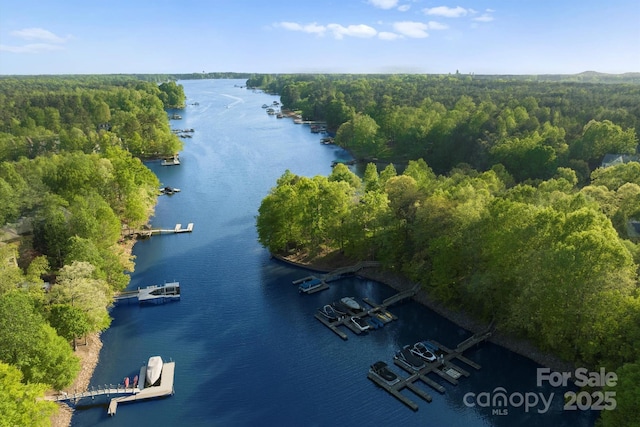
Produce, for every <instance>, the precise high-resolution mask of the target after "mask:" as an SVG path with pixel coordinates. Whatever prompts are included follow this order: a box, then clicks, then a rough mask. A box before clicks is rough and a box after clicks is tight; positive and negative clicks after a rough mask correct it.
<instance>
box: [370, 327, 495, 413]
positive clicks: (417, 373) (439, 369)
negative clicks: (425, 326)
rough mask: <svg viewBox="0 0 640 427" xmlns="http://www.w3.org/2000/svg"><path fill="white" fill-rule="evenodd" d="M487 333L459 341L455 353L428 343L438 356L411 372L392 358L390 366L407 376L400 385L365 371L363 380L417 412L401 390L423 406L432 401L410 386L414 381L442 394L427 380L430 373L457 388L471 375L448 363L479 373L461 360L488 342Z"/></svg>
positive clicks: (436, 385)
mask: <svg viewBox="0 0 640 427" xmlns="http://www.w3.org/2000/svg"><path fill="white" fill-rule="evenodd" d="M491 331H492V328H491V326H490V327H489V328H488V329H487V330H485V331H483V332H480V333H478V334H475V335H473V336H471V337H469V338H467V339H466V340H464V341H462V342H461V343H460V344H458V345H457V346H456V348H455V349H450V348H448V347H445V346H444V345H442V344H440V343H439V342H437V341H434V340H430V341H428V342H429V343H431V344H433V345H435V346H437V347H438V348H439V349H440V351H439V352H438V353H439V355H438V359H437V360H436V361H434V362H431V363H425V364H424V366H423V367H422V368H420V369H415V368H414V367H413V366H410V365H409V364H407V363H406V362H405V361H403V360H401V359H399V358H397V357H394V360H393V362H394V363H395V364H396V365H397V366H399V367H400V368H402V369H403V370H404V371H406V372H407V373H409V376H408V377H407V378H400V376H399V378H400V381H398V382H397V383H395V384H389V383H387V382H386V381H384V380H383V379H382V378H381V377H379V376H378V375H376V374H374V373H373V372H371V371H369V373H368V374H367V378H369V379H370V380H371V381H373V382H374V383H376V384H377V385H379V386H380V387H382V388H383V389H385V390H386V391H387V392H388V393H389V394H391V395H392V396H394V397H395V398H396V399H398V400H400V401H401V402H402V403H404V404H405V405H407V406H408V407H409V408H411V409H412V410H414V411H417V410H418V408H419V407H418V404H417V403H415V402H414V401H413V400H411V399H409V397H407V396H406V395H404V394H402V393H401V392H400V391H401V390H402V389H404V388H407V389H409V390H411V391H412V392H413V393H414V394H416V395H417V396H418V397H420V398H422V399H423V400H425V401H427V402H431V401H432V397H431V396H430V395H429V394H428V393H426V392H425V391H423V390H421V389H420V388H418V387H417V386H416V385H415V384H414V383H415V382H417V381H422V382H423V383H425V384H426V385H428V386H429V387H431V388H433V389H434V390H436V391H437V392H438V393H445V388H444V387H443V386H442V385H441V384H438V383H437V382H435V381H433V380H432V379H431V378H428V377H427V374H429V373H433V374H435V375H437V376H438V377H439V378H441V379H443V380H445V381H447V382H448V383H450V384H452V385H457V384H458V379H459V378H460V377H462V376H464V377H469V376H470V375H471V374H470V373H469V372H467V371H466V370H464V369H463V368H461V367H460V366H458V365H456V364H454V363H453V362H452V360H453V359H458V360H459V361H461V362H463V363H465V364H466V365H468V366H471V367H472V368H474V369H476V370H479V369H480V368H481V366H480V365H478V364H477V363H475V362H474V361H472V360H470V359H468V358H466V357H464V356H463V355H462V353H463V352H464V351H466V350H468V349H470V348H471V347H473V346H475V345H477V344H479V343H481V342H483V341H484V340H486V339H488V338H489V337H490V336H491Z"/></svg>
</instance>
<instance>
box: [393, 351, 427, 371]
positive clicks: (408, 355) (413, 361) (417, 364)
mask: <svg viewBox="0 0 640 427" xmlns="http://www.w3.org/2000/svg"><path fill="white" fill-rule="evenodd" d="M394 357H395V358H396V359H398V360H400V361H402V362H404V363H405V364H406V365H408V366H409V367H410V368H413V369H416V370H417V369H420V368H422V367H424V361H423V360H422V359H421V358H419V357H418V356H416V355H415V354H413V353H412V352H411V349H410V347H409V346H408V345H405V346H404V347H403V348H402V350H400V351H398V352H397V353H396V355H395V356H394Z"/></svg>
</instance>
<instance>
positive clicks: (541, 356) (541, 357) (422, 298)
mask: <svg viewBox="0 0 640 427" xmlns="http://www.w3.org/2000/svg"><path fill="white" fill-rule="evenodd" d="M271 257H272V258H273V259H276V260H278V261H279V262H283V263H286V264H289V265H292V266H296V267H300V268H303V269H307V270H309V271H310V272H314V273H318V274H330V273H331V272H332V271H335V270H336V269H339V268H348V266H347V264H349V263H350V262H348V261H347V262H345V261H338V262H336V261H335V260H331V261H330V262H329V263H327V262H325V261H323V260H315V262H313V261H312V262H306V261H302V262H301V261H299V260H296V259H295V258H293V257H292V258H293V259H289V258H287V257H285V256H281V255H277V254H271ZM357 275H358V276H360V277H362V278H365V279H370V280H375V281H377V282H380V283H383V284H385V285H387V286H389V287H390V288H392V289H394V290H396V291H398V292H407V291H411V290H413V289H416V292H415V293H414V294H413V295H412V296H411V298H412V299H413V300H414V301H416V302H417V303H419V304H421V305H423V306H424V307H426V308H427V309H429V310H432V311H434V312H435V313H437V314H439V315H440V316H442V317H444V318H446V319H448V320H450V321H452V322H454V323H455V324H457V325H458V326H460V327H461V328H464V329H466V330H468V331H470V332H472V333H474V334H475V333H482V331H485V330H487V329H488V328H489V326H490V323H487V322H481V321H479V320H477V319H474V318H473V317H471V316H469V315H468V314H466V313H463V312H460V311H456V310H453V309H451V308H449V307H446V306H445V305H444V304H442V303H440V302H438V301H435V300H434V299H433V298H431V297H430V296H429V295H428V293H427V292H426V291H425V290H424V289H422V288H421V287H419V286H418V287H416V286H417V284H416V283H414V282H412V281H410V280H409V279H407V278H406V277H403V276H402V275H400V274H397V273H393V272H389V271H383V270H381V269H380V268H379V267H366V268H362V269H358V271H357ZM487 340H488V341H490V342H492V343H494V344H497V345H499V346H501V347H504V348H506V349H508V350H509V351H512V352H514V353H517V354H520V355H521V356H524V357H526V358H528V359H531V360H532V361H534V362H536V363H538V364H540V365H542V366H545V367H547V368H550V369H552V370H554V371H573V370H574V369H575V368H574V366H572V365H571V364H570V363H567V362H565V361H563V360H561V359H559V358H558V357H556V356H554V355H553V354H550V353H548V352H544V351H541V350H539V349H538V348H536V347H535V346H534V345H533V344H531V343H530V342H528V341H527V340H523V339H519V338H517V337H514V336H512V335H510V334H506V333H503V332H501V331H500V330H499V329H498V330H495V329H494V330H493V333H492V335H491V337H489V338H488V339H487Z"/></svg>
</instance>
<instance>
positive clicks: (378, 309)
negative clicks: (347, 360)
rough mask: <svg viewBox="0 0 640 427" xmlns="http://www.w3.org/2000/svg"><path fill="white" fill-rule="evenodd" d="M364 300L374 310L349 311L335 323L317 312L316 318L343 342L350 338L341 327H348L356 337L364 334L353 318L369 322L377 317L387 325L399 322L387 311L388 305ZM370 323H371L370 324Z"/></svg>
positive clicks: (396, 317) (367, 299)
mask: <svg viewBox="0 0 640 427" xmlns="http://www.w3.org/2000/svg"><path fill="white" fill-rule="evenodd" d="M362 300H363V301H364V302H365V303H367V304H368V305H370V306H371V307H372V308H371V309H370V310H363V311H361V312H353V311H349V312H348V313H347V314H345V315H344V316H341V317H339V318H338V319H336V320H333V321H331V320H329V319H328V318H326V317H325V316H323V315H322V314H320V313H319V312H316V314H315V315H314V316H315V318H316V319H318V320H319V321H320V322H321V323H322V324H323V325H325V326H326V327H327V328H329V329H331V330H332V331H333V332H334V333H335V334H336V335H338V336H339V337H340V338H342V339H343V340H347V339H349V337H348V336H347V334H345V333H344V332H343V331H342V330H340V329H339V327H340V326H346V327H347V328H348V329H349V330H351V332H353V333H354V334H356V335H360V334H361V333H362V332H364V331H361V330H360V329H358V328H357V327H356V326H355V325H354V324H353V322H352V321H351V318H352V317H358V318H361V319H365V320H367V318H368V317H373V316H376V318H377V319H379V320H380V321H382V322H383V323H385V324H386V323H389V322H392V321H394V320H398V316H396V315H394V314H392V313H390V312H389V311H387V309H386V305H384V303H383V304H382V305H380V304H376V303H375V302H373V301H371V300H370V299H369V298H363V299H362ZM368 323H371V322H368ZM371 329H373V328H371Z"/></svg>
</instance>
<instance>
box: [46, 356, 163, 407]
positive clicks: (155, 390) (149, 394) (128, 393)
mask: <svg viewBox="0 0 640 427" xmlns="http://www.w3.org/2000/svg"><path fill="white" fill-rule="evenodd" d="M146 373H147V366H146V365H144V366H142V368H140V374H139V383H138V384H139V386H137V387H124V386H122V385H115V386H114V385H105V386H102V387H96V388H92V389H91V390H87V391H84V392H81V393H73V394H67V393H63V394H60V395H57V396H51V397H48V398H47V399H48V400H52V401H54V402H62V403H66V404H68V405H75V404H77V403H78V402H79V401H80V400H82V399H86V398H91V399H92V400H94V399H95V398H96V397H100V396H107V397H109V398H111V400H110V401H109V407H108V409H107V413H108V414H109V415H111V416H113V415H115V414H116V410H117V407H118V403H125V402H134V401H138V400H147V399H155V398H159V397H165V396H172V395H173V394H174V389H173V381H174V376H175V362H164V363H163V365H162V376H161V379H160V385H158V386H153V387H145V386H144V384H145V378H146ZM111 396H117V397H111Z"/></svg>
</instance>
